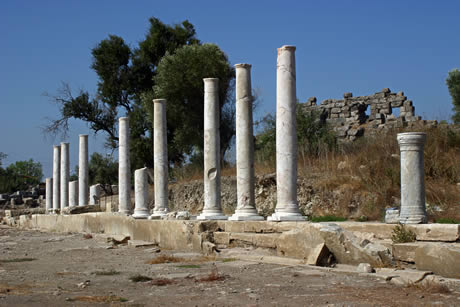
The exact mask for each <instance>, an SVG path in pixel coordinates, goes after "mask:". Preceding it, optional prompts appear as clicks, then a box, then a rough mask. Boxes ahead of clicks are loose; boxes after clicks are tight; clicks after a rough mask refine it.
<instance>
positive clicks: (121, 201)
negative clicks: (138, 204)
mask: <svg viewBox="0 0 460 307" xmlns="http://www.w3.org/2000/svg"><path fill="white" fill-rule="evenodd" d="M118 122H119V127H118V138H119V145H120V146H119V148H118V212H119V213H123V214H130V213H131V165H130V163H131V162H130V159H129V118H128V117H120V118H119V120H118Z"/></svg>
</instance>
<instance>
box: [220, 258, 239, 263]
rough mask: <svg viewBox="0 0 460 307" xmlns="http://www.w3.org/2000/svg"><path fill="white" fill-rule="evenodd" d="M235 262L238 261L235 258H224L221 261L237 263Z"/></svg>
mask: <svg viewBox="0 0 460 307" xmlns="http://www.w3.org/2000/svg"><path fill="white" fill-rule="evenodd" d="M237 260H238V259H236V258H224V259H222V260H221V261H222V262H224V263H225V262H233V261H237Z"/></svg>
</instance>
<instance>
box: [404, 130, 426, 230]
mask: <svg viewBox="0 0 460 307" xmlns="http://www.w3.org/2000/svg"><path fill="white" fill-rule="evenodd" d="M397 139H398V143H399V148H400V150H401V213H400V216H399V221H400V223H401V224H420V223H426V222H427V216H426V207H425V168H424V158H423V149H424V145H425V141H426V134H425V133H423V132H408V133H398V136H397Z"/></svg>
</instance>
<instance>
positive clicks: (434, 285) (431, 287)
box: [406, 280, 451, 294]
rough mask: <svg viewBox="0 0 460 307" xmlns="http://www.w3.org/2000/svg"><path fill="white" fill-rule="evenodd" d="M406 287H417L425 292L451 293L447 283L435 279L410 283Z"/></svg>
mask: <svg viewBox="0 0 460 307" xmlns="http://www.w3.org/2000/svg"><path fill="white" fill-rule="evenodd" d="M406 288H409V289H416V290H419V291H421V292H425V293H433V294H434V293H440V294H449V293H451V291H450V289H449V287H447V286H446V285H445V284H441V283H438V282H436V281H434V280H425V281H422V282H419V283H408V284H407V285H406Z"/></svg>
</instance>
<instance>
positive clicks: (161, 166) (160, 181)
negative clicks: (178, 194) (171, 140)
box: [152, 99, 168, 218]
mask: <svg viewBox="0 0 460 307" xmlns="http://www.w3.org/2000/svg"><path fill="white" fill-rule="evenodd" d="M153 171H154V181H155V208H154V209H153V214H152V218H154V217H156V216H162V215H165V214H166V213H168V142H167V136H166V99H154V100H153Z"/></svg>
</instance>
